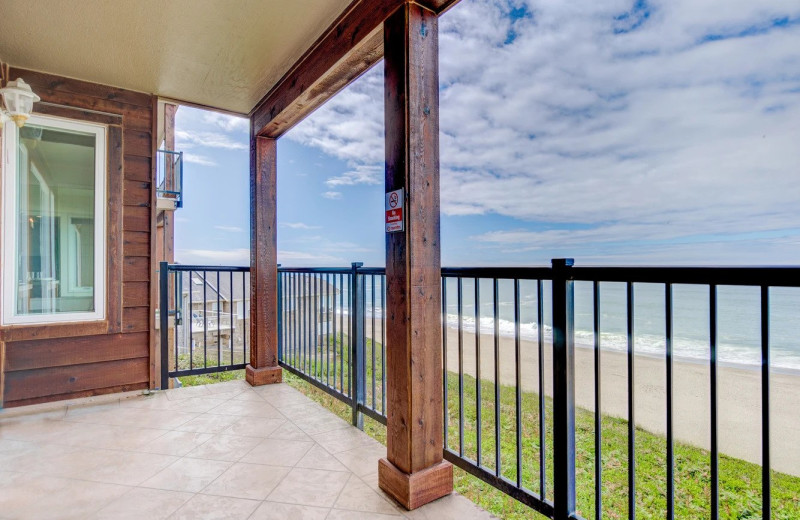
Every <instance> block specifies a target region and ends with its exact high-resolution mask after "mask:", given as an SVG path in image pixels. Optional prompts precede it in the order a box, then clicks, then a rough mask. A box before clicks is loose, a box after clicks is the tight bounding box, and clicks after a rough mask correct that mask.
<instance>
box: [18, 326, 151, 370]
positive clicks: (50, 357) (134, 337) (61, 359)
mask: <svg viewBox="0 0 800 520" xmlns="http://www.w3.org/2000/svg"><path fill="white" fill-rule="evenodd" d="M12 345H13V348H11V349H9V351H8V356H7V358H6V372H17V371H19V370H36V369H38V368H40V365H41V360H42V359H47V362H48V365H49V366H50V367H62V366H70V365H84V364H91V363H101V362H103V361H116V360H120V359H134V358H141V357H147V355H148V348H147V333H146V332H140V333H137V334H114V335H109V336H103V337H102V339H99V338H97V337H96V336H84V337H81V338H60V339H50V340H45V341H19V342H17V343H12Z"/></svg>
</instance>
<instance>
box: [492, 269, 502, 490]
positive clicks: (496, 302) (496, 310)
mask: <svg viewBox="0 0 800 520" xmlns="http://www.w3.org/2000/svg"><path fill="white" fill-rule="evenodd" d="M499 293H500V290H499V287H498V281H497V278H493V279H492V311H493V317H494V464H495V466H494V474H495V476H498V477H499V476H500V475H501V474H502V467H501V464H502V460H501V459H502V449H501V446H500V294H499Z"/></svg>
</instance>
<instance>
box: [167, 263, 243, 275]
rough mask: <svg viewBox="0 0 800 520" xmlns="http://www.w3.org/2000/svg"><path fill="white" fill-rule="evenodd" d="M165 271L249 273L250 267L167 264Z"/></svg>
mask: <svg viewBox="0 0 800 520" xmlns="http://www.w3.org/2000/svg"><path fill="white" fill-rule="evenodd" d="M167 269H168V270H170V271H220V272H224V273H227V272H234V273H242V272H250V266H237V265H186V264H169V265H168V266H167Z"/></svg>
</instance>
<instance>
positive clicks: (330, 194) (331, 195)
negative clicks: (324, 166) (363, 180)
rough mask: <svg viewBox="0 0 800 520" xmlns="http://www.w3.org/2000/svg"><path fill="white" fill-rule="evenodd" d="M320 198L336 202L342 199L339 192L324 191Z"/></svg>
mask: <svg viewBox="0 0 800 520" xmlns="http://www.w3.org/2000/svg"><path fill="white" fill-rule="evenodd" d="M322 196H323V197H325V198H326V199H331V200H338V199H341V198H342V192H340V191H326V192H325V193H323V194H322Z"/></svg>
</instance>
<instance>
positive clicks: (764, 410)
mask: <svg viewBox="0 0 800 520" xmlns="http://www.w3.org/2000/svg"><path fill="white" fill-rule="evenodd" d="M769 366H770V352H769V286H767V285H762V286H761V500H762V504H761V517H762V518H772V493H771V490H772V486H771V484H772V482H771V478H772V477H771V470H770V445H769V444H770V429H769V428H770V424H769V391H770V385H769Z"/></svg>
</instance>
